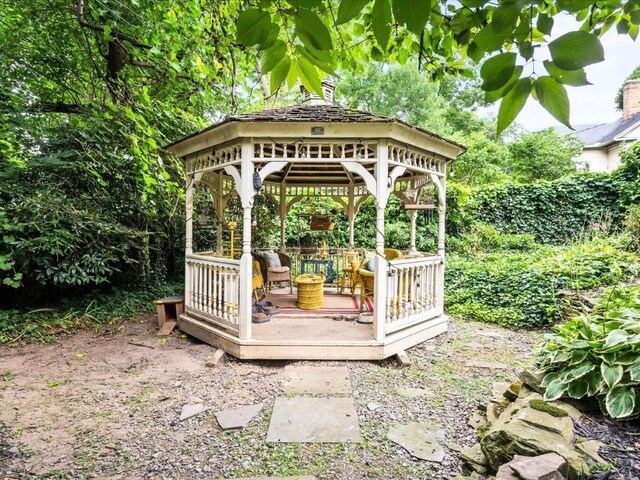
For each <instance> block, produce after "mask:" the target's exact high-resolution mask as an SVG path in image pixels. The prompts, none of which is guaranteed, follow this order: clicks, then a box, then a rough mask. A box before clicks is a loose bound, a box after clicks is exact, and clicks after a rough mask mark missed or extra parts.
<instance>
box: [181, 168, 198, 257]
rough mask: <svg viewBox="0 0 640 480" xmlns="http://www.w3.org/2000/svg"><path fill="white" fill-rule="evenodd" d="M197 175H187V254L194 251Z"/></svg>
mask: <svg viewBox="0 0 640 480" xmlns="http://www.w3.org/2000/svg"><path fill="white" fill-rule="evenodd" d="M195 183H196V181H195V177H194V176H193V175H192V174H189V175H187V191H186V193H185V206H186V218H185V235H184V236H185V239H184V240H185V242H184V243H185V245H184V246H185V249H184V253H185V254H186V255H191V254H192V253H193V191H194V185H195Z"/></svg>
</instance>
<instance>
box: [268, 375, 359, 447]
mask: <svg viewBox="0 0 640 480" xmlns="http://www.w3.org/2000/svg"><path fill="white" fill-rule="evenodd" d="M285 375H286V380H285V381H284V385H283V388H284V392H285V393H287V394H309V395H324V396H323V397H321V398H319V397H306V396H295V397H278V398H276V401H275V404H274V405H273V412H272V414H271V423H270V424H269V431H268V433H267V442H303V443H311V442H323V443H334V442H357V441H360V440H362V435H361V434H360V424H359V423H358V414H357V412H356V407H355V404H354V401H353V398H352V397H351V396H350V395H351V381H350V379H349V370H348V369H347V367H316V366H308V365H300V366H294V365H290V366H287V367H286V368H285ZM329 395H331V396H329ZM335 395H349V396H348V397H344V396H343V397H336V396H335Z"/></svg>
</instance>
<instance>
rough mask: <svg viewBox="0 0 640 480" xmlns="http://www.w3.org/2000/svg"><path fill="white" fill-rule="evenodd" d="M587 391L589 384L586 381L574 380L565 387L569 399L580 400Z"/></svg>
mask: <svg viewBox="0 0 640 480" xmlns="http://www.w3.org/2000/svg"><path fill="white" fill-rule="evenodd" d="M588 390H589V383H588V382H587V381H586V380H583V379H579V380H574V381H573V382H571V383H570V384H569V386H568V387H567V395H569V396H570V397H571V398H582V397H584V396H585V395H586V394H587V391H588Z"/></svg>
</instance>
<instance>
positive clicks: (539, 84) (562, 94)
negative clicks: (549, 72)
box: [534, 76, 571, 127]
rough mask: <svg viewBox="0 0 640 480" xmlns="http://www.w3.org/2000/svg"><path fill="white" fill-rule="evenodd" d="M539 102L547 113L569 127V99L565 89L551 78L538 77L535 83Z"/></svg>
mask: <svg viewBox="0 0 640 480" xmlns="http://www.w3.org/2000/svg"><path fill="white" fill-rule="evenodd" d="M534 86H535V91H536V95H537V96H538V101H539V102H540V105H542V106H543V107H544V108H545V110H547V112H549V113H550V114H551V115H553V116H554V117H555V118H556V119H557V120H558V121H559V122H560V123H563V124H564V125H566V126H567V127H571V125H570V124H569V97H568V96H567V91H566V90H565V88H564V87H563V86H562V85H561V84H560V83H558V82H557V81H556V80H554V79H553V78H551V77H547V76H544V77H538V78H537V79H536V81H535V82H534Z"/></svg>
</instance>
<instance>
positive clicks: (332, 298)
mask: <svg viewBox="0 0 640 480" xmlns="http://www.w3.org/2000/svg"><path fill="white" fill-rule="evenodd" d="M265 299H266V300H269V301H270V302H272V303H273V304H274V305H278V306H279V307H280V315H305V314H306V315H308V314H312V315H355V314H357V313H358V309H359V307H360V300H359V298H358V297H356V298H353V297H352V296H351V295H350V294H348V293H345V294H343V295H338V293H337V290H336V289H335V288H328V289H326V290H325V292H324V307H322V308H320V309H318V310H303V309H301V308H298V307H297V306H296V300H297V294H296V292H295V290H294V292H293V294H292V293H290V292H289V289H288V288H282V289H277V290H276V289H274V290H271V291H270V292H269V295H267V297H266V298H265V297H264V296H263V297H262V298H261V299H260V300H265ZM365 306H366V310H367V311H370V312H371V311H373V303H372V302H371V300H370V299H367V301H366V302H365Z"/></svg>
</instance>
